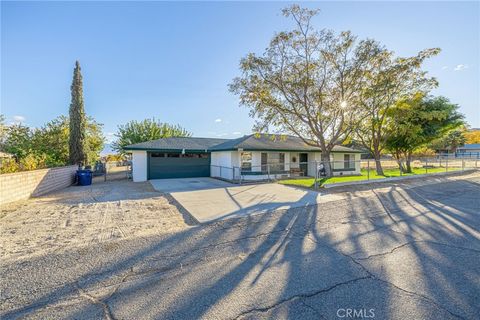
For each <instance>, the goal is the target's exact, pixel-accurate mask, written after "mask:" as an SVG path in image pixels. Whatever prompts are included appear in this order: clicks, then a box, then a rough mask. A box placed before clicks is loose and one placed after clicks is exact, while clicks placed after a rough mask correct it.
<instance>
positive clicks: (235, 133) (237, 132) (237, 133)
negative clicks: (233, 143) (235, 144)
mask: <svg viewBox="0 0 480 320" xmlns="http://www.w3.org/2000/svg"><path fill="white" fill-rule="evenodd" d="M232 134H234V135H236V136H238V135H241V134H242V133H241V132H240V131H234V132H232Z"/></svg>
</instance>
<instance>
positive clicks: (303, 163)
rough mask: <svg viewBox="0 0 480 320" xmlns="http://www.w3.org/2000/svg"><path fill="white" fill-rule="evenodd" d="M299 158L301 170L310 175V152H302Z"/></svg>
mask: <svg viewBox="0 0 480 320" xmlns="http://www.w3.org/2000/svg"><path fill="white" fill-rule="evenodd" d="M299 158H300V159H299V165H300V171H302V172H303V175H304V176H306V175H308V153H300V155H299Z"/></svg>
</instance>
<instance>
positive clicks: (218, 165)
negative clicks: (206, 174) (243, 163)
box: [210, 151, 235, 180]
mask: <svg viewBox="0 0 480 320" xmlns="http://www.w3.org/2000/svg"><path fill="white" fill-rule="evenodd" d="M210 157H211V158H210V159H211V160H210V176H211V177H216V178H223V179H230V180H231V179H233V178H234V177H233V167H234V164H233V162H234V160H235V155H234V152H232V151H216V152H212V153H211V156H210Z"/></svg>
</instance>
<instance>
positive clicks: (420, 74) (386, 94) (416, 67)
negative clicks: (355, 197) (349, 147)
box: [355, 48, 440, 175]
mask: <svg viewBox="0 0 480 320" xmlns="http://www.w3.org/2000/svg"><path fill="white" fill-rule="evenodd" d="M439 52H440V49H438V48H433V49H426V50H423V51H421V52H419V53H418V54H417V55H416V56H412V57H408V58H402V57H396V56H395V54H394V52H392V51H388V50H383V52H382V54H379V55H376V56H375V57H373V59H372V61H371V64H370V65H369V70H368V71H367V72H366V76H367V81H366V82H365V83H364V86H363V87H362V89H361V91H360V96H359V105H358V106H359V108H360V109H361V110H362V114H363V115H364V117H363V120H362V122H361V124H360V125H359V126H357V127H356V130H355V133H356V139H357V140H358V141H360V142H361V143H362V145H363V146H364V147H365V148H366V149H367V150H368V151H369V152H370V154H372V155H373V157H374V159H375V164H376V171H377V174H378V175H383V169H382V165H381V162H380V158H381V155H382V153H383V151H384V149H385V147H386V139H387V127H388V125H389V123H388V122H389V117H388V114H389V110H390V108H392V107H394V105H395V103H396V102H397V101H399V100H401V99H403V98H405V97H411V96H413V95H414V94H415V93H416V92H420V91H424V92H428V91H429V90H430V89H431V88H432V87H435V86H436V85H437V82H436V80H435V79H434V78H429V77H427V73H426V72H425V71H423V70H422V69H421V66H422V63H423V62H424V61H425V60H426V59H427V58H430V57H432V56H434V55H436V54H438V53H439Z"/></svg>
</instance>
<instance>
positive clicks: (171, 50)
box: [0, 1, 480, 140]
mask: <svg viewBox="0 0 480 320" xmlns="http://www.w3.org/2000/svg"><path fill="white" fill-rule="evenodd" d="M299 4H301V5H303V6H306V7H310V8H319V9H320V10H321V12H320V14H319V15H318V16H317V17H315V19H314V26H315V27H316V28H318V29H321V28H328V29H333V30H335V31H343V30H351V31H352V32H353V33H354V34H355V35H357V36H358V37H359V39H364V38H367V37H368V38H374V39H376V40H378V41H380V42H381V43H383V44H384V45H385V46H386V47H387V48H388V49H390V50H393V51H395V52H396V53H397V54H398V55H400V56H408V55H415V54H416V53H417V52H418V51H420V50H422V49H425V48H433V47H440V48H441V49H442V52H441V54H440V55H439V56H437V57H434V58H432V59H430V60H429V61H428V62H427V63H426V64H425V70H427V71H429V74H430V75H431V76H434V77H436V78H437V80H438V81H439V83H440V86H439V88H438V89H436V90H434V91H433V92H432V93H433V94H435V95H444V96H446V97H448V98H449V99H450V100H451V101H452V102H454V103H456V104H458V105H459V106H460V111H461V112H462V113H463V114H465V116H466V120H467V122H468V123H469V124H470V125H471V126H472V127H480V93H479V91H480V80H479V78H480V69H479V62H480V48H479V47H480V44H479V43H480V18H479V16H480V5H479V2H458V1H456V2H308V3H299ZM288 5H289V3H288V2H83V3H81V2H4V1H2V2H1V85H0V88H1V92H0V102H1V110H0V112H1V113H2V114H4V115H5V117H6V121H7V123H15V122H22V123H24V124H26V125H29V126H34V127H39V126H41V125H43V124H44V123H46V122H47V121H50V120H52V119H54V118H55V117H57V116H59V115H61V114H65V115H66V114H68V106H69V104H70V84H71V81H72V73H73V67H74V64H75V60H79V61H80V64H81V67H82V73H83V81H84V99H85V110H86V113H87V114H88V115H90V116H93V117H94V118H95V119H96V120H97V121H98V122H100V123H103V124H104V133H105V135H106V136H107V139H108V140H111V139H113V134H114V133H115V132H116V129H117V126H118V125H121V124H125V123H126V122H128V121H130V120H143V119H145V118H152V117H155V119H158V120H160V121H162V122H168V123H172V124H179V125H181V126H183V127H184V128H186V129H187V130H189V131H191V132H192V133H193V134H194V136H199V137H224V138H234V137H239V136H241V135H244V134H248V133H250V132H251V130H252V126H253V123H254V120H253V119H252V118H250V117H249V113H248V109H246V108H244V107H240V106H239V99H238V97H237V96H235V95H234V94H233V93H231V92H229V91H228V84H229V83H231V81H232V79H233V78H234V77H236V76H239V75H240V71H239V61H240V59H241V58H242V57H244V56H245V55H246V54H247V53H249V52H254V53H257V54H261V53H262V52H263V51H264V50H265V48H266V47H267V45H268V43H269V41H270V39H271V38H272V36H273V35H274V33H275V32H278V31H283V30H289V29H291V28H292V27H293V23H292V21H291V20H289V19H286V18H285V17H283V16H282V15H281V9H282V8H284V7H286V6H288Z"/></svg>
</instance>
